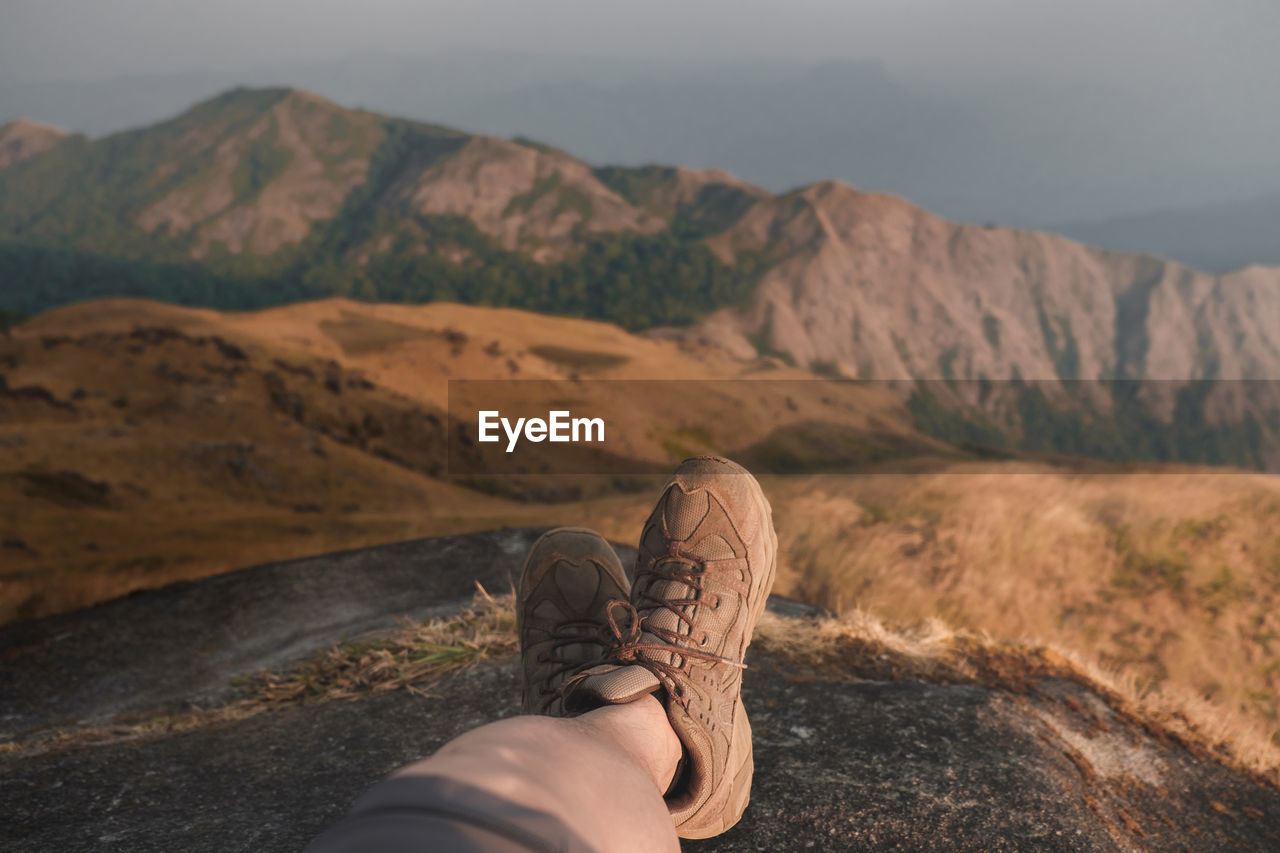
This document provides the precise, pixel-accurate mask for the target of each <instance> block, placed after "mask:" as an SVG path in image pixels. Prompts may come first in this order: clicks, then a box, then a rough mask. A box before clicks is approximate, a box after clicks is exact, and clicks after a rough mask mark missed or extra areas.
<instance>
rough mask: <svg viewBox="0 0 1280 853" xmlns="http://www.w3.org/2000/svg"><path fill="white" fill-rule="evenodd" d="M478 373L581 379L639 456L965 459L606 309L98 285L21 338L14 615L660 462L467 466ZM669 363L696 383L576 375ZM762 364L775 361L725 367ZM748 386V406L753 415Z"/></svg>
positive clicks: (585, 399) (455, 522)
mask: <svg viewBox="0 0 1280 853" xmlns="http://www.w3.org/2000/svg"><path fill="white" fill-rule="evenodd" d="M462 378H466V379H521V380H536V379H544V380H560V381H564V380H574V381H576V382H577V385H578V390H577V396H578V399H579V403H578V405H581V406H596V407H598V408H600V409H602V410H603V411H606V412H610V413H616V416H615V414H611V416H610V422H611V424H613V426H612V427H611V431H610V444H609V447H610V448H612V449H613V453H614V454H615V456H616V457H617V460H616V461H617V462H618V463H619V465H620V469H621V471H622V472H623V473H626V474H639V473H643V472H646V471H665V470H666V469H667V468H669V467H670V466H671V465H672V464H674V463H675V462H677V461H678V460H680V459H682V458H684V457H685V456H687V455H690V454H693V453H697V452H705V451H707V450H709V449H715V448H726V447H727V448H732V449H735V450H737V451H739V452H740V455H742V456H743V457H744V458H746V459H756V460H767V459H773V458H782V459H787V460H791V462H792V464H794V465H797V466H799V468H800V469H801V470H803V469H804V468H805V467H806V466H810V465H819V464H821V465H823V466H830V465H831V464H832V463H837V464H844V465H846V466H847V465H850V464H859V463H862V464H866V463H867V462H869V461H872V460H874V459H876V458H883V457H888V458H892V457H893V456H895V455H897V456H903V455H913V454H914V455H920V454H924V455H930V454H933V455H940V456H943V457H946V456H952V457H955V456H958V455H962V454H957V452H956V451H955V450H954V449H953V448H950V447H948V446H946V445H943V444H941V443H939V442H936V441H931V440H929V439H927V438H925V437H923V436H921V435H920V434H919V433H918V432H917V431H916V430H915V429H914V427H913V426H912V425H911V419H910V417H909V415H908V414H907V413H906V411H905V410H904V409H903V408H902V406H901V404H900V403H899V402H898V401H897V400H896V399H895V398H893V397H892V396H890V395H887V394H885V393H883V392H881V391H878V390H877V389H865V388H855V387H848V388H844V389H831V388H829V387H827V386H825V385H823V384H821V383H811V382H810V383H803V384H796V383H795V382H794V380H806V379H811V378H812V377H811V375H810V374H808V373H806V372H804V371H800V370H796V369H792V368H785V367H780V366H778V365H777V364H775V363H772V362H770V361H768V360H759V361H756V362H747V363H744V362H740V361H738V360H736V359H733V358H731V357H729V356H728V355H726V354H725V353H724V352H722V351H720V350H717V349H715V348H703V349H696V348H689V347H682V346H681V345H679V344H678V343H676V342H673V341H662V340H654V339H650V338H645V337H639V336H636V335H632V334H629V333H627V332H625V331H623V330H622V329H619V328H617V327H616V326H609V325H605V324H601V323H594V322H590V321H583V320H573V319H567V318H553V317H540V316H537V315H531V314H528V313H525V312H519V311H512V310H503V309H484V308H473V307H466V306H460V305H455V304H446V303H437V304H433V305H429V306H420V307H405V306H392V305H369V304H365V303H357V302H351V301H347V300H328V301H323V302H313V303H304V304H298V305H292V306H287V307H283V308H276V309H271V310H268V311H261V312H254V313H246V314H221V313H219V312H215V311H209V310H196V309H186V308H177V307H174V306H167V305H162V304H159V303H146V302H137V301H124V300H121V301H114V302H95V303H86V304H82V305H76V306H72V307H68V308H64V309H59V310H56V311H53V312H49V313H47V314H44V315H42V316H40V317H38V318H35V319H33V320H30V321H28V322H26V323H24V324H23V325H21V326H19V327H17V328H16V329H15V330H14V331H13V332H12V334H11V336H10V337H8V338H7V339H6V338H0V541H2V542H3V555H4V559H3V561H0V565H3V569H0V579H2V580H3V581H4V587H3V594H2V595H0V622H4V621H7V620H10V619H12V618H14V617H24V618H31V617H34V616H39V615H43V614H47V613H54V612H61V611H64V610H67V609H71V608H74V607H80V606H85V605H89V604H93V603H96V602H98V601H101V600H105V599H108V598H112V597H114V596H117V595H121V594H124V593H126V592H129V591H130V590H133V589H137V588H144V587H154V586H159V585H161V584H164V583H168V582H171V581H174V580H179V579H185V578H191V577H198V576H203V575H207V574H214V573H218V572H222V571H227V570H229V569H234V568H239V567H241V566H244V565H247V564H249V563H254V562H261V561H263V560H268V559H279V558H283V557H287V556H299V555H302V554H306V553H315V552H316V551H318V550H328V549H333V548H339V547H353V546H357V545H362V544H369V543H373V542H385V541H388V540H393V539H399V538H406V537H408V536H416V535H427V534H430V533H434V532H440V531H445V530H458V529H470V528H476V527H484V526H490V525H493V524H497V523H513V522H515V521H518V520H521V519H529V520H539V519H544V518H551V517H554V515H555V513H556V509H555V508H554V507H540V506H538V505H536V503H534V502H537V501H552V502H565V501H575V500H583V499H586V498H588V497H591V496H595V495H600V494H614V493H616V492H618V491H619V489H625V488H627V484H628V483H629V482H632V481H635V482H639V483H643V482H645V480H644V478H643V477H638V478H636V477H624V478H622V479H618V478H616V477H614V476H611V475H606V474H604V472H605V471H608V470H609V469H608V468H607V467H603V466H601V465H596V464H594V463H593V464H592V466H591V468H590V470H598V471H599V472H601V474H602V476H597V477H590V476H587V477H577V478H573V479H566V478H564V477H551V478H539V477H510V476H507V477H502V478H496V479H490V480H484V479H481V480H475V479H474V478H471V479H468V478H463V477H459V476H457V473H458V472H456V471H455V472H454V474H455V476H454V477H452V478H450V477H447V476H446V474H447V473H448V472H447V468H448V465H449V460H448V459H447V456H446V452H445V451H446V439H447V437H448V436H449V435H451V434H454V435H457V434H459V431H460V432H461V434H463V435H468V434H469V435H472V436H474V432H475V428H476V425H475V424H474V423H471V422H467V423H465V424H460V423H455V422H454V421H453V420H452V419H451V415H450V413H449V412H448V411H447V406H448V393H449V392H448V381H449V380H450V379H462ZM656 378H663V379H672V378H681V379H685V380H691V381H690V382H689V383H688V384H686V385H681V386H677V387H676V388H675V389H672V388H670V387H659V386H654V387H652V388H648V389H646V388H643V387H640V386H637V385H636V384H635V383H628V382H590V381H579V380H599V379H611V380H629V379H656ZM753 378H755V379H769V380H775V381H774V382H772V383H765V384H763V385H761V384H759V383H753V382H743V383H736V382H725V381H723V380H733V379H753ZM697 380H717V382H716V383H715V387H714V388H711V387H708V385H709V383H701V382H698V381H697ZM776 380H793V381H792V382H786V381H776ZM534 384H535V385H536V383H534ZM520 387H529V383H525V384H523V385H521V386H520ZM539 387H540V386H539ZM537 402H538V403H539V404H540V405H542V406H543V407H544V408H543V411H545V406H546V402H545V400H539V401H537ZM748 405H749V406H751V408H752V411H753V417H752V418H751V419H750V420H749V421H748V422H741V421H740V420H738V419H735V418H733V417H732V414H733V413H735V412H738V411H741V409H742V407H743V406H748ZM629 411H637V412H643V413H644V414H643V416H637V417H622V416H621V415H622V413H626V412H629ZM721 413H727V414H721ZM808 423H838V424H840V428H839V430H838V431H836V432H834V433H830V434H828V435H827V436H826V438H825V439H824V441H823V443H822V444H821V445H812V446H810V445H807V444H806V443H804V441H803V437H804V433H803V432H801V433H798V434H797V433H795V428H796V427H797V426H798V425H803V424H808ZM501 458H502V455H501V454H499V460H501ZM605 461H608V460H605ZM477 464H479V465H480V466H481V467H478V468H473V469H471V470H472V471H473V473H483V472H484V471H486V470H489V469H488V468H486V467H484V464H485V463H484V462H483V460H481V462H479V463H477ZM762 464H763V463H762Z"/></svg>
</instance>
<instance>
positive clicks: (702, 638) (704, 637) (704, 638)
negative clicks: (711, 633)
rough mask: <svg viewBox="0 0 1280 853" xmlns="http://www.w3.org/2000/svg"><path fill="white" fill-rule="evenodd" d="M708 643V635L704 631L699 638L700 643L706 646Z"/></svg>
mask: <svg viewBox="0 0 1280 853" xmlns="http://www.w3.org/2000/svg"><path fill="white" fill-rule="evenodd" d="M706 644H707V635H706V634H705V633H704V634H703V635H702V636H701V637H699V638H698V645H699V646H705V645H706Z"/></svg>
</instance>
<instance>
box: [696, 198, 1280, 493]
mask: <svg viewBox="0 0 1280 853" xmlns="http://www.w3.org/2000/svg"><path fill="white" fill-rule="evenodd" d="M708 242H709V244H710V245H711V246H712V247H713V248H715V250H716V251H717V253H718V254H719V255H720V256H721V258H722V259H724V260H725V261H726V262H731V261H732V259H733V258H734V257H736V256H737V254H738V253H741V252H752V253H758V254H761V255H762V256H763V257H764V258H765V259H766V262H767V264H768V268H767V270H766V271H765V272H764V274H763V276H762V277H761V279H760V282H759V285H758V286H757V288H756V290H755V292H754V294H753V296H752V299H751V302H750V304H749V305H747V306H746V307H742V308H726V309H723V310H721V311H720V312H717V313H716V314H715V315H714V316H712V317H710V318H708V319H707V320H706V321H705V322H704V323H702V324H701V326H700V327H699V328H698V329H697V330H696V331H695V332H693V333H692V334H693V336H694V337H696V338H698V339H701V340H710V341H713V342H715V343H717V344H719V345H721V346H724V347H725V348H726V349H729V350H730V351H732V352H735V353H738V354H740V355H743V356H746V355H748V354H751V353H754V352H756V351H761V350H763V351H766V352H774V353H779V354H782V355H785V356H786V357H788V358H789V359H790V360H792V361H793V362H794V363H796V364H799V365H808V366H811V367H820V368H822V369H824V370H826V371H828V372H836V373H838V374H840V375H844V376H848V377H857V378H863V379H909V378H914V379H921V378H933V379H937V380H941V382H940V383H937V385H943V384H945V385H948V386H952V385H954V386H958V387H957V388H956V389H955V390H954V394H955V396H957V397H959V398H961V399H963V400H964V402H967V403H969V404H971V405H973V406H975V407H978V408H980V409H982V410H983V411H985V412H986V413H988V414H989V415H992V416H993V418H994V419H995V421H996V424H997V425H998V426H999V425H1003V420H1002V418H1004V417H1005V416H1007V415H1008V413H1009V412H1010V411H1013V412H1020V413H1021V422H1022V426H1023V427H1024V429H1023V430H1022V433H1023V435H1024V437H1025V436H1027V434H1028V433H1029V432H1030V430H1029V429H1028V428H1025V427H1027V422H1028V420H1029V417H1030V416H1029V414H1028V412H1027V409H1026V402H1027V399H1026V393H1025V392H1026V391H1027V387H1026V386H1027V385H1028V384H1031V385H1036V386H1038V390H1039V391H1041V392H1043V393H1045V394H1047V395H1048V396H1049V397H1050V398H1051V400H1052V401H1053V402H1054V404H1055V405H1060V406H1062V407H1065V408H1073V407H1074V408H1078V409H1081V410H1083V411H1086V412H1089V413H1091V414H1092V415H1093V416H1096V417H1097V418H1100V419H1102V420H1106V419H1108V418H1110V419H1112V420H1113V421H1114V422H1115V423H1116V424H1118V425H1119V428H1120V433H1121V434H1120V435H1117V436H1114V437H1113V438H1114V442H1115V444H1116V447H1117V449H1118V448H1119V447H1120V446H1121V445H1124V444H1126V443H1129V442H1131V441H1132V442H1134V443H1135V444H1134V446H1132V447H1131V448H1130V450H1131V451H1133V450H1137V451H1138V455H1139V456H1140V457H1142V456H1145V457H1146V458H1166V459H1177V458H1182V459H1196V460H1198V461H1216V462H1222V461H1229V462H1233V463H1235V464H1243V465H1246V466H1248V467H1266V468H1270V469H1272V470H1274V469H1275V467H1276V466H1277V464H1280V443H1277V442H1278V440H1280V416H1278V414H1277V413H1280V386H1277V383H1276V381H1275V380H1278V379H1280V336H1278V333H1277V330H1280V268H1265V267H1250V268H1248V269H1245V270H1240V271H1238V272H1234V273H1228V274H1224V275H1209V274H1205V273H1197V272H1194V271H1192V270H1190V269H1187V268H1185V267H1181V266H1179V265H1177V264H1175V263H1172V262H1168V261H1163V260H1159V259H1157V258H1152V257H1143V256H1137V255H1122V254H1116V253H1111V252H1105V251H1101V250H1097V249H1092V248H1089V247H1086V246H1083V245H1080V244H1078V243H1073V242H1070V241H1068V240H1065V239H1062V238H1059V237H1054V236H1052V235H1048V234H1038V233H1034V232H1025V231H1014V230H1009V229H1001V228H982V227H974V226H966V225H957V224H955V223H951V222H947V221H946V220H943V219H940V218H939V217H936V216H933V215H932V214H930V213H928V212H927V211H924V210H921V209H919V208H916V207H913V206H911V205H909V204H907V203H906V202H904V201H902V200H901V199H897V198H894V197H891V196H884V195H875V194H868V193H860V192H858V191H856V190H854V189H852V188H850V187H847V186H844V185H842V184H838V183H833V182H828V183H823V184H817V185H814V186H811V187H806V188H804V189H801V190H797V191H795V192H793V193H790V194H788V195H785V196H780V197H774V198H768V199H763V200H760V201H758V202H757V203H755V204H754V205H753V206H752V207H750V208H749V209H748V210H747V211H746V212H745V213H744V214H743V215H742V217H741V218H740V219H739V220H738V221H737V222H736V223H734V225H732V226H731V227H730V228H728V229H727V230H725V231H724V232H722V233H720V234H717V235H715V236H714V237H712V238H710V239H709V241H708ZM1060 380H1071V382H1069V383H1068V384H1066V385H1063V384H1061V383H1060ZM1187 380H1198V381H1200V384H1199V385H1194V386H1188V385H1187V384H1186V383H1187ZM1242 380H1243V381H1242ZM937 385H935V390H936V389H937ZM1031 390H1033V391H1035V390H1037V388H1033V389H1031ZM944 393H952V392H944ZM1135 400H1136V401H1137V403H1138V405H1137V406H1136V407H1131V408H1130V410H1129V411H1124V410H1122V407H1123V406H1124V405H1125V404H1126V403H1130V402H1133V401H1135ZM1133 408H1136V409H1137V410H1140V411H1139V412H1134V411H1133ZM1122 416H1123V417H1122ZM1183 419H1185V423H1184V424H1183V425H1182V427H1179V426H1178V425H1177V423H1176V422H1178V421H1181V420H1183ZM1161 423H1164V424H1166V425H1168V424H1172V425H1173V429H1172V433H1177V435H1173V434H1171V435H1170V436H1169V437H1168V447H1167V448H1165V449H1164V450H1160V449H1158V448H1156V447H1147V448H1145V449H1142V448H1139V447H1138V446H1137V444H1140V443H1141V442H1142V441H1143V440H1144V439H1145V438H1146V437H1148V436H1150V435H1151V434H1153V433H1154V432H1156V431H1158V430H1160V429H1161V426H1160V424H1161ZM1231 424H1237V425H1243V426H1244V427H1245V429H1244V430H1243V431H1242V432H1240V433H1238V434H1237V435H1236V438H1235V439H1234V441H1233V446H1234V448H1235V449H1236V450H1237V451H1240V450H1243V451H1244V453H1243V455H1240V456H1235V457H1234V458H1225V459H1224V458H1221V457H1220V458H1217V459H1214V458H1213V453H1214V452H1216V451H1212V450H1210V449H1209V448H1207V447H1206V446H1205V441H1206V436H1205V435H1198V434H1197V433H1204V432H1206V429H1205V428H1206V427H1209V428H1212V427H1213V426H1227V425H1231ZM1087 426H1088V425H1087V424H1084V425H1082V424H1081V423H1080V422H1078V421H1076V422H1065V421H1059V422H1057V423H1052V424H1050V425H1049V427H1050V428H1052V430H1053V431H1057V432H1064V433H1065V432H1074V433H1076V434H1077V436H1078V434H1080V433H1083V432H1086V427H1087ZM1246 434H1247V435H1246ZM1062 439H1063V440H1064V442H1065V444H1059V445H1058V446H1056V449H1059V450H1067V449H1069V447H1070V444H1071V443H1072V441H1073V440H1074V439H1072V437H1071V436H1068V435H1063V436H1062ZM1259 439H1261V440H1259ZM1088 443H1089V442H1087V441H1086V442H1083V443H1082V444H1083V445H1086V446H1087V445H1088ZM1100 443H1105V442H1100ZM1209 443H1212V441H1209ZM1051 447H1053V445H1050V446H1046V447H1042V448H1041V449H1051ZM1083 449H1084V448H1083V447H1081V448H1080V450H1077V451H1076V452H1081V450H1083ZM1148 452H1150V453H1152V454H1153V455H1147V453H1148ZM1200 453H1203V454H1204V455H1197V454H1200ZM1104 455H1105V454H1104ZM1118 455H1123V454H1118Z"/></svg>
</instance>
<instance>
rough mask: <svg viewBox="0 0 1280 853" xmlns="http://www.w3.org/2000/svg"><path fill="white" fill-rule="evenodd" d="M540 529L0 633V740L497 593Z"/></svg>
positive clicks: (196, 697)
mask: <svg viewBox="0 0 1280 853" xmlns="http://www.w3.org/2000/svg"><path fill="white" fill-rule="evenodd" d="M541 533H542V529H537V528H511V529H503V530H497V531H490V532H486V533H476V534H462V535H459V536H446V537H438V538H431V539H417V540H414V541H411V542H400V543H396V544H394V545H382V546H378V547H373V548H364V549H358V550H353V551H340V552H337V553H333V554H322V555H320V556H317V557H307V558H304V559H300V560H290V561H287V562H282V563H272V564H269V565H265V566H258V567H255V568H251V569H244V570H241V571H237V572H230V573H228V574H224V575H217V576H215V577H211V578H205V579H203V580H198V581H192V582H189V583H178V584H173V585H172V586H167V587H165V588H163V589H159V590H152V591H147V592H139V593H135V594H133V595H130V596H126V597H125V598H120V599H117V600H115V601H111V602H107V603H106V604H101V605H99V606H97V607H92V608H89V609H87V610H82V611H79V612H76V613H68V614H65V615H62V616H54V617H51V618H48V619H42V620H39V621H36V622H26V623H19V624H17V625H10V626H6V627H4V628H0V649H2V650H3V652H0V655H2V656H3V658H2V659H3V661H4V666H3V668H0V738H11V737H14V736H15V735H19V734H22V733H24V732H29V731H33V730H38V729H43V728H49V727H52V726H61V725H68V724H76V723H96V722H103V721H106V720H109V719H112V718H116V717H119V716H120V715H126V714H130V715H139V714H144V713H145V714H155V713H158V712H161V711H175V710H185V709H189V708H192V707H203V706H208V705H212V704H218V703H221V702H223V701H225V700H226V699H228V698H230V697H231V696H232V695H233V694H234V693H235V690H234V688H232V687H231V686H230V682H231V680H232V679H233V678H235V677H237V676H242V675H246V674H249V673H254V672H261V671H264V670H268V669H272V668H275V667H278V666H281V665H283V664H286V663H288V662H290V661H293V660H297V659H300V658H303V657H307V656H310V655H312V654H314V653H315V652H317V651H318V650H320V649H323V648H327V647H328V646H330V645H332V644H333V643H335V642H337V641H339V640H343V639H349V638H353V637H357V636H360V635H362V634H365V633H368V632H370V631H375V630H378V629H383V628H388V627H391V626H392V625H394V624H395V620H396V619H397V618H399V617H402V616H410V617H414V618H419V619H421V618H425V617H428V616H432V615H435V614H438V613H441V612H446V611H452V610H456V609H457V608H458V607H459V606H460V605H461V604H462V603H463V602H466V601H470V600H471V596H472V593H473V592H474V591H475V584H476V582H477V581H478V582H479V583H481V584H483V585H484V586H485V587H486V588H487V589H489V590H490V591H493V592H506V591H507V590H508V589H510V587H511V584H512V583H513V582H514V580H515V578H516V577H517V576H518V575H519V573H520V566H521V564H522V562H523V561H524V556H525V554H526V553H527V552H528V550H529V546H530V545H531V544H533V541H534V540H535V539H537V537H538V536H539V535H540V534H541ZM620 550H624V551H625V549H620ZM634 555H635V551H634V550H632V551H631V552H630V553H629V554H624V555H623V556H624V558H628V557H629V558H630V559H634Z"/></svg>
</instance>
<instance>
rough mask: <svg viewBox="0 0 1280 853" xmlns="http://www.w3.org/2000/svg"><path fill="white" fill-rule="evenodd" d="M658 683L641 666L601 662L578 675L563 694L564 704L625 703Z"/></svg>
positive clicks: (581, 706) (582, 706) (575, 708)
mask: <svg viewBox="0 0 1280 853" xmlns="http://www.w3.org/2000/svg"><path fill="white" fill-rule="evenodd" d="M661 686H662V682H660V681H659V680H658V677H657V676H656V675H654V674H653V673H652V672H650V671H649V670H647V669H645V668H644V667H642V666H636V665H634V664H632V665H630V666H619V665H618V664H611V663H605V664H601V665H600V666H596V667H592V668H591V669H589V670H587V671H586V672H584V673H583V674H582V676H580V680H578V681H577V683H576V684H574V685H573V686H572V687H571V688H570V689H569V690H568V692H567V694H566V696H565V707H566V708H568V709H569V710H571V711H575V712H578V711H587V710H591V709H592V708H598V707H600V706H601V705H626V704H627V703H629V702H634V701H636V700H637V699H640V698H642V697H644V696H648V695H649V694H650V693H655V692H657V690H658V689H659V688H660V687H661Z"/></svg>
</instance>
